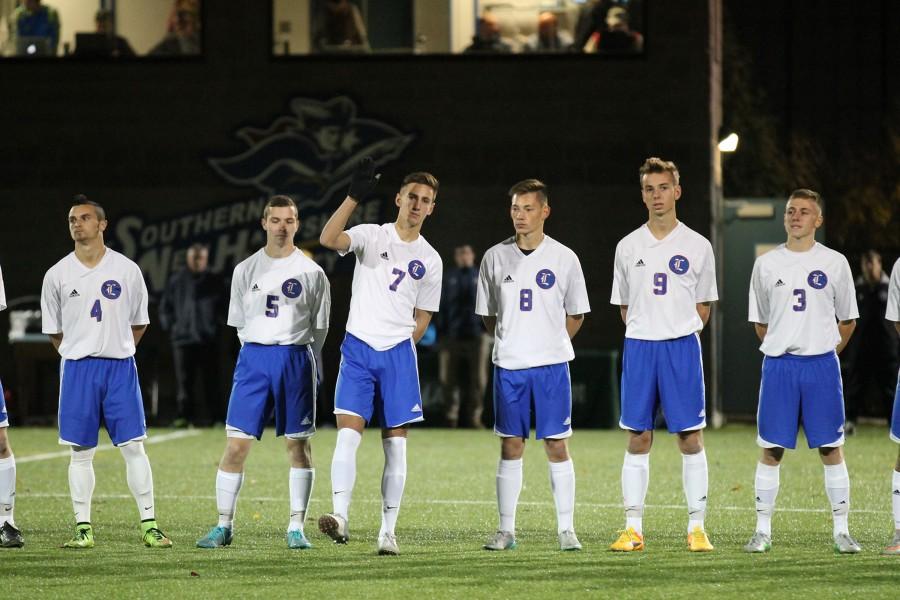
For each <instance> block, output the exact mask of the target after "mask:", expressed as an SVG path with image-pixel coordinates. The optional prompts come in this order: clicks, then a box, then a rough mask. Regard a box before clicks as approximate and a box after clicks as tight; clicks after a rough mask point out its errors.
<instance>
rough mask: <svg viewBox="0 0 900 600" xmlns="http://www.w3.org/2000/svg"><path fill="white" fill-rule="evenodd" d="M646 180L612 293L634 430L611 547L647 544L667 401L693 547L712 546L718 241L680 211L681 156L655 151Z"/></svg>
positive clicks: (626, 416)
mask: <svg viewBox="0 0 900 600" xmlns="http://www.w3.org/2000/svg"><path fill="white" fill-rule="evenodd" d="M639 178H640V182H641V196H642V198H643V201H644V205H645V206H646V207H647V213H648V218H647V222H646V223H645V224H644V225H642V226H641V227H640V228H638V229H637V230H635V231H633V232H631V233H630V234H628V235H627V236H625V237H624V238H622V240H621V241H620V242H619V244H618V245H617V246H616V258H615V272H614V275H613V283H612V295H611V298H610V303H612V304H617V305H619V310H620V312H621V315H622V320H623V321H624V322H625V349H624V352H623V356H622V416H621V419H620V421H619V426H620V427H621V428H622V429H625V430H626V431H627V432H628V447H627V450H626V451H625V459H624V462H623V465H622V498H623V500H624V505H625V529H624V530H623V531H621V532H620V533H619V537H618V538H617V539H616V541H615V542H613V544H612V545H611V546H610V550H612V551H614V552H633V551H641V550H643V549H644V533H643V527H642V525H643V514H644V499H645V498H646V496H647V487H648V484H649V480H650V448H651V446H652V445H653V427H654V419H655V416H656V412H657V409H658V408H659V407H660V406H661V407H662V410H663V413H664V414H665V418H666V424H667V426H668V430H669V433H673V434H675V435H676V439H677V443H678V449H679V450H680V451H681V464H682V467H681V468H682V482H683V486H684V495H685V498H686V499H687V508H688V525H687V534H688V535H687V543H688V549H689V550H690V551H691V552H709V551H711V550H712V549H713V545H712V543H710V541H709V537H708V536H707V534H706V530H705V529H704V527H703V519H704V517H705V515H706V493H707V487H708V471H707V464H706V451H705V450H704V449H703V428H704V427H706V397H705V396H706V392H705V387H704V383H703V360H702V352H701V349H700V331H701V330H702V329H703V327H704V325H706V322H707V320H708V319H709V313H710V308H711V304H712V303H713V302H715V301H716V300H718V298H719V296H718V292H717V290H716V266H715V258H714V257H713V252H712V246H711V245H710V243H709V241H708V240H707V239H706V238H704V237H703V236H702V235H700V234H699V233H697V232H695V231H693V230H692V229H690V228H689V227H688V226H687V225H685V224H684V223H682V222H681V221H679V220H678V218H677V217H676V211H675V205H676V203H677V202H678V199H679V198H681V185H680V176H679V173H678V168H677V167H676V166H675V163H673V162H671V161H666V160H662V159H659V158H655V157H654V158H648V159H647V160H646V161H645V162H644V164H643V165H642V166H641V168H640V170H639Z"/></svg>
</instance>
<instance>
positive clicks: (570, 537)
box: [559, 529, 581, 552]
mask: <svg viewBox="0 0 900 600" xmlns="http://www.w3.org/2000/svg"><path fill="white" fill-rule="evenodd" d="M559 549H560V550H562V551H563V552H569V551H571V550H581V542H579V541H578V538H577V537H575V532H574V531H572V530H571V529H567V530H565V531H561V532H560V533H559Z"/></svg>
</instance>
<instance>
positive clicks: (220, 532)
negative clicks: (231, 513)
mask: <svg viewBox="0 0 900 600" xmlns="http://www.w3.org/2000/svg"><path fill="white" fill-rule="evenodd" d="M233 539H234V536H233V535H232V534H231V528H230V527H221V526H219V525H216V526H215V527H213V528H212V529H210V530H209V533H207V534H206V535H205V536H203V537H202V538H200V539H199V540H197V547H198V548H223V547H225V546H229V545H231V540H233Z"/></svg>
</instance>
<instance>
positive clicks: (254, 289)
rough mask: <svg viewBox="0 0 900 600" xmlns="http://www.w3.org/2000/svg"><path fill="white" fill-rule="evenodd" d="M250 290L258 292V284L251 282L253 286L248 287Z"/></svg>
mask: <svg viewBox="0 0 900 600" xmlns="http://www.w3.org/2000/svg"><path fill="white" fill-rule="evenodd" d="M250 291H251V292H258V291H259V286H258V285H256V284H255V283H254V284H253V287H252V288H250Z"/></svg>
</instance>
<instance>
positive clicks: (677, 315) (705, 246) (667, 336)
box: [609, 221, 719, 340]
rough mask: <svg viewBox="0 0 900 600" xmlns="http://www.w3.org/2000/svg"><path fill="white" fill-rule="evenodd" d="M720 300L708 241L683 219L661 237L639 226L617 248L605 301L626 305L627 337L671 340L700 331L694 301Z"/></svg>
mask: <svg viewBox="0 0 900 600" xmlns="http://www.w3.org/2000/svg"><path fill="white" fill-rule="evenodd" d="M718 299H719V292H718V290H717V288H716V259H715V257H714V256H713V251H712V245H710V243H709V240H707V239H706V238H705V237H703V236H702V235H700V234H699V233H697V232H696V231H694V230H693V229H691V228H690V227H688V226H687V225H685V224H684V223H682V222H680V221H679V222H678V224H677V225H675V228H674V229H673V230H672V231H670V232H669V235H667V236H666V237H664V238H663V239H661V240H658V239H656V237H654V235H653V234H652V233H651V232H650V228H649V227H648V226H647V225H646V224H645V225H642V226H641V227H640V228H638V229H636V230H634V231H632V232H631V233H629V234H628V235H626V236H625V237H624V238H622V239H621V241H619V243H618V245H617V246H616V260H615V268H614V271H613V283H612V294H611V296H610V299H609V302H610V304H617V305H619V306H627V307H628V313H627V314H626V316H625V319H626V321H625V337H627V338H632V339H637V340H674V339H676V338H680V337H684V336H686V335H690V334H692V333H695V332H697V331H700V330H702V329H703V320H702V319H701V318H700V315H699V314H697V304H700V303H702V302H715V301H716V300H718Z"/></svg>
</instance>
